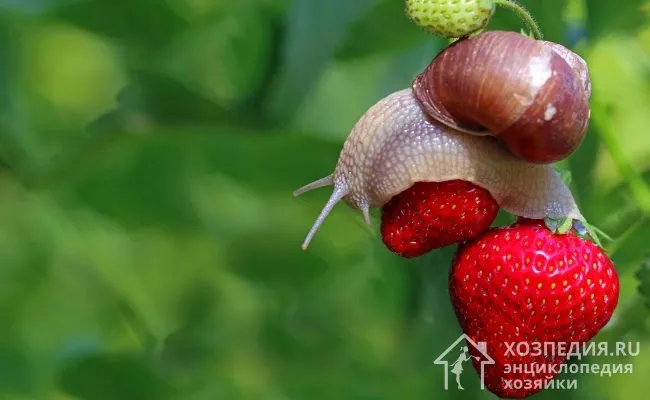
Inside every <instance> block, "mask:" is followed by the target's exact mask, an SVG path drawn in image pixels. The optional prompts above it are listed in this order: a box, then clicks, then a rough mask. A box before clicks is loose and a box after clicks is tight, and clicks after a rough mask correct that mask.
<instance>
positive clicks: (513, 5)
mask: <svg viewBox="0 0 650 400" xmlns="http://www.w3.org/2000/svg"><path fill="white" fill-rule="evenodd" d="M494 3H495V4H497V5H499V6H501V7H504V8H508V9H510V10H511V11H513V12H514V13H515V14H517V16H518V17H519V18H521V19H522V20H523V21H524V22H525V23H526V25H528V27H529V28H530V30H531V31H532V33H533V36H534V37H535V39H537V40H541V39H542V38H543V37H544V35H543V34H542V31H541V29H539V26H538V25H537V22H536V21H535V18H533V16H532V15H531V14H530V12H529V11H528V10H527V9H526V8H525V7H524V6H522V5H520V4H518V3H517V2H515V1H514V0H495V1H494Z"/></svg>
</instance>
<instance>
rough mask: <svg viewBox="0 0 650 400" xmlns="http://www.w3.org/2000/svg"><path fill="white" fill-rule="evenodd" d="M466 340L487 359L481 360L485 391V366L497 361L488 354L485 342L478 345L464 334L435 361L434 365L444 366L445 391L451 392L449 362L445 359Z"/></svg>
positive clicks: (482, 381)
mask: <svg viewBox="0 0 650 400" xmlns="http://www.w3.org/2000/svg"><path fill="white" fill-rule="evenodd" d="M463 339H465V340H466V341H467V343H468V344H469V345H470V346H472V347H474V348H475V349H476V350H478V351H479V353H481V355H482V356H483V357H484V358H485V359H486V360H485V361H483V360H481V390H485V380H484V379H483V378H484V376H485V364H494V363H495V361H494V359H493V358H492V357H490V355H489V354H488V353H487V345H486V343H485V342H478V343H476V342H475V341H474V340H472V338H470V337H469V336H467V335H466V334H464V333H463V334H462V335H460V336H459V337H458V339H456V340H454V342H453V343H452V344H451V345H449V347H447V348H446V349H445V351H443V352H442V354H440V355H439V356H438V358H436V359H435V361H433V363H434V364H438V365H444V367H445V390H449V361H447V360H445V357H447V354H449V352H450V351H452V350H453V349H455V348H456V347H457V346H458V344H459V343H460V342H461V340H463Z"/></svg>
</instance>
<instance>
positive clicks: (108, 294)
mask: <svg viewBox="0 0 650 400" xmlns="http://www.w3.org/2000/svg"><path fill="white" fill-rule="evenodd" d="M521 3H522V4H523V5H524V6H526V7H527V8H528V9H529V10H531V12H532V13H533V14H534V15H535V17H536V19H537V21H538V23H539V24H540V26H541V27H542V30H543V31H544V33H545V37H546V38H547V39H549V40H554V41H557V42H560V43H564V44H567V45H571V46H573V45H575V46H576V47H575V49H576V50H577V51H578V52H579V53H580V54H582V55H583V56H584V57H585V59H586V60H587V61H588V63H589V66H590V71H591V74H592V81H593V93H594V94H593V98H592V123H591V125H590V130H589V133H588V135H587V138H586V140H585V142H584V143H583V144H582V146H581V147H580V149H579V150H578V152H576V153H575V154H574V155H573V156H572V157H571V158H570V159H569V160H567V161H566V162H563V163H561V165H558V168H559V169H560V170H561V171H562V173H563V174H564V175H565V176H570V177H571V179H570V185H571V187H572V189H573V192H574V193H575V194H576V197H577V198H578V200H579V203H580V207H581V209H582V211H583V213H584V215H585V216H586V218H587V220H588V221H589V222H590V223H592V224H593V225H595V226H597V227H599V228H601V229H602V230H603V231H605V232H607V233H608V234H610V235H611V236H612V238H613V240H612V241H608V242H607V243H606V245H607V248H608V249H609V250H610V252H611V256H612V258H613V260H614V261H615V263H616V266H617V269H618V271H619V274H620V275H621V287H622V291H621V299H620V304H619V309H618V311H617V314H616V315H615V317H614V319H613V320H612V323H611V326H610V327H608V328H607V329H605V330H604V331H603V333H602V336H601V339H602V340H608V341H617V340H638V341H640V342H641V343H642V349H641V354H640V355H639V356H638V357H635V358H633V359H631V358H629V359H617V360H609V359H608V360H607V361H606V362H614V363H619V362H620V363H627V362H631V363H633V364H634V368H635V370H634V373H633V374H630V375H625V376H621V375H617V376H612V377H610V378H605V377H600V376H593V375H580V376H577V378H578V379H579V389H578V390H577V391H569V392H559V391H552V392H551V391H547V392H544V393H540V394H539V395H537V397H538V398H539V399H544V398H549V399H550V398H553V399H555V398H558V397H559V398H585V399H592V398H597V396H601V397H602V398H607V399H614V400H616V399H625V400H627V399H628V398H637V397H640V396H641V394H642V393H647V391H648V383H647V379H644V377H645V375H647V374H645V375H644V373H645V372H644V371H647V368H648V367H649V366H650V357H648V355H647V352H648V351H649V350H648V349H650V347H648V345H649V344H650V336H649V335H648V333H649V332H650V330H649V329H648V322H649V320H650V318H648V317H649V311H648V309H647V307H645V304H647V303H648V291H649V290H650V289H648V287H649V285H650V279H649V277H648V275H649V273H650V272H649V270H648V267H647V265H646V264H643V265H644V266H643V267H642V268H641V269H639V268H638V266H639V265H641V263H642V262H643V261H644V260H645V259H646V257H647V237H648V236H649V235H650V218H649V217H650V186H649V185H650V173H648V172H647V171H650V164H648V163H649V162H650V158H648V154H649V149H650V140H649V139H648V138H649V136H648V135H646V134H644V132H646V131H647V127H648V125H649V124H650V120H649V117H648V113H647V104H648V103H649V102H650V79H649V77H650V61H649V60H650V27H649V26H648V25H647V19H646V14H645V12H644V11H643V10H647V8H644V5H645V4H647V2H643V1H626V2H611V1H583V0H547V1H541V0H529V1H522V2H521ZM640 10H641V11H640ZM521 28H524V26H523V25H522V23H521V21H520V20H518V19H517V17H516V16H515V15H514V14H512V13H510V12H508V11H507V10H504V9H500V10H499V11H498V12H497V13H496V15H495V17H494V19H493V20H492V22H491V23H490V25H489V27H488V29H511V30H515V31H519V30H520V29H521ZM443 45H445V42H443V41H442V40H440V39H439V38H434V37H432V36H430V35H428V34H426V33H425V32H423V31H422V30H420V29H418V28H416V27H415V26H413V25H412V24H410V23H409V22H408V20H407V19H406V17H405V16H404V14H403V1H402V0H364V1H349V0H336V1H318V0H244V1H236V2H234V1H226V0H200V1H198V0H167V1H158V0H143V1H125V0H119V1H109V0H84V1H76V0H70V1H67V0H61V1H58V0H37V1H18V0H0V193H1V197H0V198H1V199H2V207H0V227H1V228H0V317H1V319H0V321H2V326H3V328H2V331H1V332H0V398H2V399H5V398H6V399H58V400H63V399H73V398H74V399H87V400H100V399H101V400H103V399H127V400H128V399H139V400H140V399H142V400H146V399H174V400H176V399H178V400H194V399H196V400H199V399H206V400H208V399H209V400H212V399H221V398H223V399H305V398H308V399H315V400H319V399H323V400H325V399H394V398H413V399H423V398H431V397H432V396H433V397H435V398H442V399H444V398H477V397H481V398H487V397H486V396H487V395H486V394H485V393H482V392H481V391H480V388H479V385H478V380H477V379H475V377H474V376H473V375H470V374H467V375H464V377H463V379H464V384H465V386H466V387H467V390H466V391H465V392H462V393H460V392H456V391H453V390H450V391H448V392H444V391H443V390H442V387H443V381H442V379H443V374H442V371H441V369H439V367H438V366H434V365H432V361H433V360H434V359H435V358H436V357H437V355H438V354H440V353H441V352H442V351H443V350H444V349H445V348H446V347H447V346H448V345H449V344H450V343H451V342H452V341H453V340H455V339H456V337H457V336H458V334H459V329H458V325H457V323H456V321H455V316H454V314H453V312H452V310H451V307H450V304H449V299H448V293H447V273H448V268H449V264H450V260H451V257H452V255H453V251H454V249H453V248H449V249H445V250H442V251H438V252H433V253H431V254H428V255H426V256H425V257H422V258H421V259H417V260H404V259H401V258H399V257H397V256H395V255H393V254H391V253H389V252H388V251H387V250H386V249H385V248H384V247H383V245H382V244H381V240H380V239H379V237H378V233H377V225H378V221H377V220H378V217H379V215H378V213H377V212H376V211H375V212H374V215H373V218H374V223H373V226H372V227H371V228H369V227H367V226H366V225H365V224H364V222H363V220H362V218H361V216H360V215H359V214H358V213H357V212H355V211H353V210H351V209H349V208H348V207H346V206H344V205H340V206H338V207H337V208H336V209H335V210H334V212H333V214H332V215H331V217H330V218H329V219H328V220H327V221H326V222H325V224H324V226H323V228H322V230H321V231H320V232H319V234H318V235H317V236H316V238H315V240H314V242H313V243H312V246H311V248H310V249H309V251H307V252H303V251H302V250H300V243H301V242H302V239H303V237H304V235H305V234H306V232H307V230H308V228H309V226H310V225H311V223H312V222H313V220H314V218H315V217H316V215H317V214H318V212H319V210H320V208H321V206H322V204H323V203H324V202H325V201H326V199H327V197H328V195H329V193H328V190H327V189H321V190H320V191H315V192H313V193H309V194H308V195H305V196H303V197H301V198H294V197H293V196H291V192H292V191H293V190H294V189H296V188H297V187H299V186H301V185H302V184H304V183H305V182H308V181H310V180H313V179H315V178H317V177H320V176H325V175H327V174H329V173H330V172H331V171H332V168H333V167H334V165H335V163H336V160H337V157H338V154H339V152H340V149H341V144H342V141H343V140H344V138H345V135H346V134H347V132H348V131H349V130H350V128H351V127H352V124H354V122H355V121H356V119H358V117H359V116H360V114H361V113H362V112H363V111H364V110H365V109H367V108H368V107H369V106H370V105H372V104H373V103H374V102H376V101H377V100H378V99H379V98H381V97H382V96H384V95H386V94H388V93H390V92H392V91H395V90H398V89H401V88H404V87H406V86H408V85H409V84H410V82H411V81H412V79H413V78H414V76H415V74H417V73H418V72H419V71H421V70H422V69H423V68H424V67H425V66H426V64H427V63H428V62H429V61H430V60H431V58H432V57H433V56H434V55H435V54H436V52H438V51H439V50H440V49H441V47H442V46H443ZM511 221H512V217H511V216H509V215H506V214H505V213H501V214H500V216H499V219H498V221H497V222H498V223H499V224H502V223H503V224H505V223H508V222H511ZM638 287H640V290H637V288H638ZM488 397H489V396H488Z"/></svg>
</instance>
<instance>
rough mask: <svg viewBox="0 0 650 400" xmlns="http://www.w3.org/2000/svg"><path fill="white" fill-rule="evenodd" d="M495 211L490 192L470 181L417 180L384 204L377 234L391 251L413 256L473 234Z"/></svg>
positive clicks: (483, 229) (486, 222) (488, 224)
mask: <svg viewBox="0 0 650 400" xmlns="http://www.w3.org/2000/svg"><path fill="white" fill-rule="evenodd" d="M498 212H499V205H498V204H497V202H496V201H495V200H494V198H492V196H491V195H490V192H488V191H487V190H485V189H483V188H482V187H479V186H476V185H474V184H472V183H470V182H467V181H462V180H453V181H446V182H417V183H415V184H414V185H413V186H411V187H410V188H409V189H407V190H405V191H403V192H402V193H400V194H398V195H397V196H395V197H393V198H392V199H391V200H390V201H389V202H388V203H387V204H386V205H384V207H383V208H382V218H381V236H382V240H383V242H384V244H385V245H386V247H388V249H389V250H391V251H392V252H394V253H397V254H399V255H401V256H403V257H409V258H410V257H417V256H421V255H423V254H425V253H427V252H429V251H431V250H433V249H439V248H441V247H445V246H448V245H451V244H454V243H458V242H460V241H463V240H467V239H471V238H474V237H477V236H478V235H480V234H481V233H483V232H484V231H485V230H487V229H488V228H489V227H490V225H491V224H492V222H494V219H495V218H496V216H497V213H498Z"/></svg>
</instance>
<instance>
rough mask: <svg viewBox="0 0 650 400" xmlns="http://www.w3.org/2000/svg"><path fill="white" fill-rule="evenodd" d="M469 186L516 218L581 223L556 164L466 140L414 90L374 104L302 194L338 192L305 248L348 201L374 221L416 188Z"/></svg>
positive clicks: (467, 137) (478, 138)
mask: <svg viewBox="0 0 650 400" xmlns="http://www.w3.org/2000/svg"><path fill="white" fill-rule="evenodd" d="M456 179H458V180H464V181H468V182H471V183H474V184H476V185H478V186H481V187H483V188H486V189H487V190H488V191H489V192H490V194H491V195H492V196H493V197H494V199H495V200H496V201H497V203H498V204H499V206H500V207H501V208H502V209H504V210H506V211H508V212H510V213H512V214H514V215H518V216H522V217H526V218H531V219H541V218H552V219H565V218H571V219H573V220H578V221H583V220H584V218H583V217H582V215H581V213H580V211H579V209H578V207H577V205H576V203H575V200H574V198H573V196H572V194H571V192H570V190H569V188H568V187H567V186H566V185H565V184H564V182H563V181H562V179H561V177H560V175H559V174H558V173H557V172H556V171H555V169H554V168H553V166H552V165H548V164H532V163H528V162H526V161H524V160H521V159H519V158H517V157H515V156H514V155H512V154H510V153H509V152H508V151H507V150H505V149H504V148H503V147H502V146H500V145H499V144H498V143H497V142H496V140H494V138H491V137H484V136H475V135H467V134H465V133H462V132H459V131H456V130H454V129H452V128H450V127H448V126H446V125H443V124H441V123H439V122H437V121H435V120H432V119H430V118H428V117H427V115H426V114H425V113H424V111H423V109H422V107H421V106H420V103H419V102H418V100H417V99H416V97H415V95H414V92H413V90H412V89H404V90H401V91H398V92H395V93H393V94H391V95H389V96H387V97H385V98H384V99H382V100H380V101H379V102H378V103H377V104H375V105H374V106H372V107H371V108H370V109H369V110H368V111H367V112H366V113H365V114H364V115H363V116H362V117H361V119H360V120H359V121H358V122H357V124H356V125H355V126H354V128H353V129H352V131H351V133H350V135H349V136H348V138H347V140H346V141H345V144H344V145H343V150H342V152H341V155H340V157H339V160H338V163H337V165H336V168H335V170H334V173H333V174H331V175H329V176H327V177H324V178H321V179H318V180H316V181H314V182H312V183H309V184H307V185H305V186H303V187H302V188H300V189H298V190H296V191H295V192H294V195H296V196H298V195H300V194H302V193H305V192H307V191H310V190H312V189H316V188H320V187H325V186H330V185H331V186H333V187H334V190H333V192H332V195H331V197H330V199H329V200H328V202H327V204H326V205H325V207H324V208H323V210H322V212H321V213H320V215H319V217H318V218H317V220H316V222H315V223H314V225H313V226H312V228H311V230H310V231H309V234H308V235H307V237H306V239H305V241H304V243H303V245H302V247H303V249H306V248H307V247H308V246H309V243H310V241H311V240H312V238H313V237H314V234H315V233H316V231H317V230H318V228H319V227H320V226H321V225H322V223H323V221H324V220H325V218H326V217H327V216H328V215H329V213H330V212H331V211H332V209H333V208H334V206H335V205H336V204H337V203H338V202H339V201H341V200H344V201H345V202H346V203H347V204H348V205H350V206H351V207H353V208H356V209H359V210H361V211H362V213H363V215H364V219H365V221H366V222H367V223H370V208H371V207H382V206H383V205H384V204H385V203H387V202H388V201H389V200H390V199H391V198H392V197H393V196H395V195H397V194H398V193H400V192H402V191H404V190H406V189H407V188H409V187H410V186H411V185H412V184H413V183H415V182H444V181H449V180H456Z"/></svg>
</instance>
